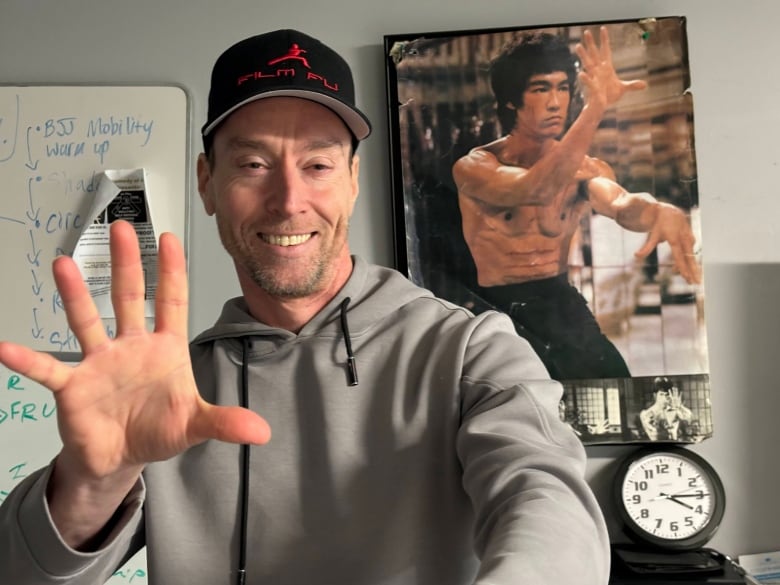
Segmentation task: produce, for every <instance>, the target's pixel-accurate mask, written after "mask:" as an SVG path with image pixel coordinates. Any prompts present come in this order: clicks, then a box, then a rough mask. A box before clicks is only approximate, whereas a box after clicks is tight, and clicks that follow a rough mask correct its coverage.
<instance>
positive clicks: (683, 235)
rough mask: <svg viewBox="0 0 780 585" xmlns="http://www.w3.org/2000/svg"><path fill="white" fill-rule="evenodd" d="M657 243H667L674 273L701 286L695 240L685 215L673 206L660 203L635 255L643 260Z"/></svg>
mask: <svg viewBox="0 0 780 585" xmlns="http://www.w3.org/2000/svg"><path fill="white" fill-rule="evenodd" d="M660 242H669V247H670V248H671V250H672V260H673V261H674V266H675V268H676V269H677V271H678V272H679V273H680V274H681V275H682V277H683V278H684V279H685V280H686V281H687V282H688V283H690V284H700V283H701V266H700V265H699V261H698V260H697V258H696V254H695V253H694V249H693V247H694V244H695V243H696V237H695V236H694V235H693V230H692V229H691V225H690V223H689V221H688V216H687V215H686V214H685V213H683V212H682V211H681V210H680V209H678V208H677V207H675V206H674V205H670V204H668V203H659V204H658V212H657V215H656V217H655V221H654V222H653V226H652V227H651V229H650V231H649V232H648V233H647V239H646V240H645V243H644V245H643V246H642V247H641V248H640V249H639V250H637V251H636V253H635V254H634V255H635V256H636V257H637V258H644V257H646V256H647V255H648V254H650V252H652V251H653V248H655V247H656V246H657V245H658V244H659V243H660Z"/></svg>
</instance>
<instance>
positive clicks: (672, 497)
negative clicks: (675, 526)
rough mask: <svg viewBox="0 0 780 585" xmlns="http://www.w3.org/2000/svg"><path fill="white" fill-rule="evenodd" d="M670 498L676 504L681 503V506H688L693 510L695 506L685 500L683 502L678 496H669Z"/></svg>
mask: <svg viewBox="0 0 780 585" xmlns="http://www.w3.org/2000/svg"><path fill="white" fill-rule="evenodd" d="M669 499H670V500H672V501H673V502H674V503H675V504H680V505H681V506H683V507H685V508H688V509H689V510H693V506H689V505H688V504H686V503H685V502H681V501H680V500H678V499H677V497H676V496H669Z"/></svg>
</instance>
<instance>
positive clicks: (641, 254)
mask: <svg viewBox="0 0 780 585" xmlns="http://www.w3.org/2000/svg"><path fill="white" fill-rule="evenodd" d="M657 245H658V237H657V236H656V235H655V233H654V232H653V231H651V232H649V233H648V234H647V239H645V243H644V244H643V245H642V247H641V248H639V249H638V250H637V251H636V252H634V257H635V258H646V257H647V255H648V254H650V252H652V251H653V249H654V248H655V247H656V246H657Z"/></svg>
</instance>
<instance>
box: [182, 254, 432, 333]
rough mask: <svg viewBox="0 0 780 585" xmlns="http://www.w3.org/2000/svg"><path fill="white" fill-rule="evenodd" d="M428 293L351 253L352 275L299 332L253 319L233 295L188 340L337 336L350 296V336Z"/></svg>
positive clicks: (242, 299) (429, 294) (397, 275)
mask: <svg viewBox="0 0 780 585" xmlns="http://www.w3.org/2000/svg"><path fill="white" fill-rule="evenodd" d="M432 296H433V294H432V293H431V292H430V291H428V290H425V289H423V288H420V287H418V286H416V285H414V284H412V283H411V282H410V281H409V280H408V279H407V278H406V277H404V276H403V275H402V274H400V273H399V272H398V271H396V270H393V269H390V268H385V267H382V266H376V265H372V264H368V263H367V262H366V261H365V260H363V259H362V258H360V257H358V256H352V274H351V275H350V277H349V280H347V282H346V284H345V285H344V286H343V287H342V289H341V290H340V291H339V292H338V294H337V295H336V296H335V297H334V298H333V299H331V301H330V302H329V303H328V304H327V305H325V307H323V309H322V310H321V311H320V312H319V313H317V314H316V315H315V316H314V317H313V318H312V319H311V320H310V321H309V322H308V323H307V324H306V325H304V326H303V328H302V329H301V330H300V332H299V333H297V334H296V333H293V332H291V331H287V330H285V329H279V328H275V327H269V326H268V325H265V324H264V323H261V322H259V321H257V320H256V319H255V318H254V317H252V315H251V314H250V313H249V308H248V307H247V304H246V302H245V301H244V298H243V297H236V298H233V299H230V300H229V301H227V302H226V303H225V305H224V306H223V308H222V314H221V315H220V316H219V319H217V322H216V323H215V324H214V326H213V327H211V328H209V329H207V330H205V331H204V332H203V333H201V334H200V335H198V336H197V337H195V339H193V341H192V343H193V344H194V345H198V344H203V343H209V342H212V341H215V340H217V339H229V338H238V337H244V336H255V337H276V338H279V339H280V340H282V339H293V338H295V337H299V338H300V337H308V336H315V335H320V334H323V333H329V334H334V335H341V333H342V326H341V323H340V317H341V304H342V302H343V301H344V299H346V298H349V299H350V301H349V304H348V305H347V308H346V314H347V318H348V320H349V331H350V333H351V334H352V335H354V336H360V335H361V334H362V333H363V332H365V331H366V330H367V329H368V328H369V327H371V326H373V325H375V324H376V323H377V321H380V320H382V319H383V318H385V317H386V316H388V315H390V314H392V313H394V312H395V311H397V310H399V309H400V308H401V307H403V306H404V305H406V304H408V303H410V302H411V301H413V300H415V299H418V298H421V297H432Z"/></svg>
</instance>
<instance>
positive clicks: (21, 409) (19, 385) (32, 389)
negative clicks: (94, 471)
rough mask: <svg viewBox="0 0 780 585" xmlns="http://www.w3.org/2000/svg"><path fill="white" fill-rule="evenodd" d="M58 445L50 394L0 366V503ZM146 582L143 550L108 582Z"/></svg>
mask: <svg viewBox="0 0 780 585" xmlns="http://www.w3.org/2000/svg"><path fill="white" fill-rule="evenodd" d="M61 444H62V443H61V441H60V437H59V434H58V432H57V416H56V407H55V403H54V397H53V396H52V394H51V392H49V391H48V390H46V389H45V388H43V387H42V386H40V385H38V384H37V383H35V382H33V381H31V380H29V379H27V378H24V377H22V376H19V375H17V374H16V373H14V372H12V371H11V370H9V369H8V368H6V367H4V366H2V365H0V445H1V446H2V447H0V503H2V502H3V500H5V498H6V497H7V496H8V494H9V493H10V491H11V490H12V489H13V488H14V487H15V486H16V485H17V484H18V483H19V482H21V481H22V480H23V479H24V478H25V477H27V476H28V475H30V474H31V473H32V472H33V471H35V470H36V469H38V468H40V467H43V466H44V465H48V463H49V462H50V461H51V460H52V458H53V457H54V456H55V455H56V454H57V452H58V451H59V449H60V446H61ZM146 582H147V573H146V550H145V549H142V550H141V551H139V552H138V554H136V555H135V556H134V557H133V558H131V559H130V560H129V561H128V562H127V563H126V564H125V565H124V566H123V567H121V568H120V569H119V570H117V571H116V572H115V573H114V576H113V577H111V579H109V580H108V584H109V585H118V584H119V583H135V584H144V583H146Z"/></svg>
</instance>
